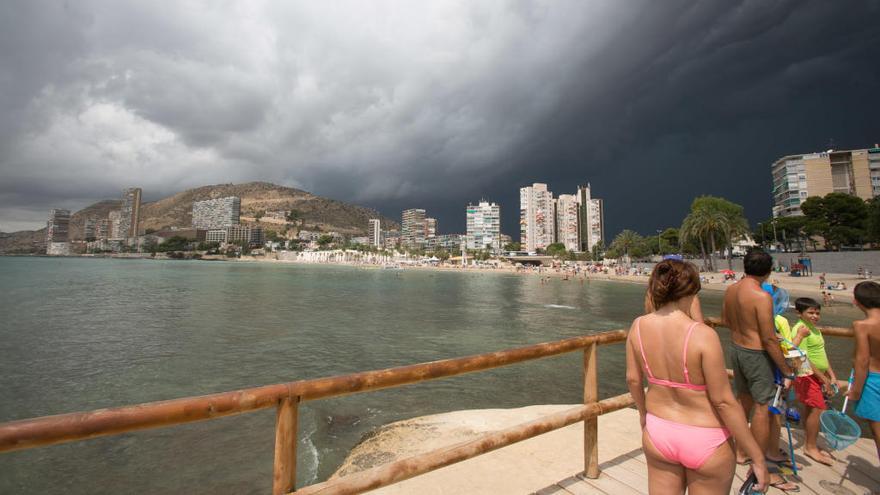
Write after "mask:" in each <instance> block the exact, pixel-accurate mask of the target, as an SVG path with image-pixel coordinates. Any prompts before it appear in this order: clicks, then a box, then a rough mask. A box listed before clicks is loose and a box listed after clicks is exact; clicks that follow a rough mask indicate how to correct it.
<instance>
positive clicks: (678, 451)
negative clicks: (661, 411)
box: [645, 413, 730, 469]
mask: <svg viewBox="0 0 880 495" xmlns="http://www.w3.org/2000/svg"><path fill="white" fill-rule="evenodd" d="M645 431H646V432H647V433H648V438H650V439H651V443H653V444H654V447H656V448H657V450H658V451H660V453H661V454H662V455H663V457H665V458H666V460H667V461H669V462H672V463H678V464H681V465H682V466H684V467H686V468H688V469H699V468H700V467H701V466H702V465H703V463H704V462H706V459H708V458H709V456H711V455H712V454H713V453H715V450H716V449H717V448H718V447H719V446H720V445H721V444H723V443H724V442H726V441H727V439H728V438H729V437H730V432H729V431H728V430H727V428H708V427H705V426H691V425H685V424H681V423H676V422H675V421H669V420H666V419H663V418H658V417H657V416H654V415H653V414H650V413H648V415H647V416H646V418H645Z"/></svg>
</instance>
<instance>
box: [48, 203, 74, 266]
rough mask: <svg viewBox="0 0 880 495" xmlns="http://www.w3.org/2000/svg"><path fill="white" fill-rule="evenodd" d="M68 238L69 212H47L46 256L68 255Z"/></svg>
mask: <svg viewBox="0 0 880 495" xmlns="http://www.w3.org/2000/svg"><path fill="white" fill-rule="evenodd" d="M69 236H70V210H61V209H53V210H49V220H47V221H46V254H49V255H59V256H61V255H67V254H70V244H68V240H69Z"/></svg>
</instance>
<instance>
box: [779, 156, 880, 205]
mask: <svg viewBox="0 0 880 495" xmlns="http://www.w3.org/2000/svg"><path fill="white" fill-rule="evenodd" d="M771 173H772V176H773V217H774V218H775V217H790V216H800V215H803V212H802V211H801V204H803V202H804V201H806V199H807V198H808V197H810V196H820V197H821V196H825V195H826V194H829V193H832V192H841V193H845V194H851V195H853V196H857V197H859V198H862V199H865V200H867V199H871V198H873V197H875V196H878V195H880V147H878V146H876V145H875V147H874V148H871V149H860V150H849V151H834V150H829V151H824V152H820V153H810V154H805V155H788V156H784V157H782V158H780V159H778V160H776V161H775V162H773V165H772V166H771Z"/></svg>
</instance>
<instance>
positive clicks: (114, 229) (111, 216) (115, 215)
mask: <svg viewBox="0 0 880 495" xmlns="http://www.w3.org/2000/svg"><path fill="white" fill-rule="evenodd" d="M107 219H108V220H109V221H110V239H117V240H119V239H125V231H124V230H123V225H122V212H121V211H119V210H112V211H110V213H108V214H107Z"/></svg>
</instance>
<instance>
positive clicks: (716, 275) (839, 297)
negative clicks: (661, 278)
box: [241, 255, 864, 306]
mask: <svg viewBox="0 0 880 495" xmlns="http://www.w3.org/2000/svg"><path fill="white" fill-rule="evenodd" d="M241 259H242V260H246V259H249V260H253V261H261V262H275V263H303V264H317V265H322V264H337V265H347V266H357V267H364V268H371V269H381V266H379V265H371V264H360V263H357V262H329V263H310V262H303V261H286V260H279V259H274V258H273V257H272V256H271V255H269V256H260V257H246V258H241ZM400 269H401V270H430V271H458V272H467V273H504V274H515V275H522V276H541V277H553V278H562V279H565V278H568V279H569V280H577V279H579V278H584V279H589V280H606V281H612V282H624V283H633V284H647V283H648V275H647V274H645V275H619V274H616V273H614V270H613V269H611V270H609V271H608V273H604V272H595V273H591V272H588V271H581V273H580V274H577V275H575V274H574V273H573V272H571V271H565V270H563V269H561V268H549V267H542V268H541V269H540V270H537V269H534V268H528V269H524V268H517V267H513V266H510V265H499V266H497V267H492V266H482V267H475V266H469V267H461V266H456V265H449V264H439V265H403V266H401V268H400ZM743 275H744V273H743V272H736V275H735V277H736V279H739V278H740V277H742V276H743ZM700 276H701V278H703V282H702V286H703V290H710V291H720V292H723V291H725V290H726V289H727V287H729V286H730V285H731V284H732V283H733V282H732V281H730V280H728V281H726V282H725V281H724V275H723V274H722V273H721V272H702V273H700ZM768 280H769V281H770V282H771V283H773V284H775V285H777V286H779V287H782V288H784V289H785V290H787V291H788V292H789V294H790V296H791V297H792V298H794V297H812V298H815V299H816V300H818V301H819V302H822V303H823V304H824V301H823V297H822V290H823V289H821V288H820V285H819V275H818V274H814V275H812V276H804V277H792V276H791V275H790V274H789V273H787V272H773V273H771V275H770V277H769V279H768ZM863 280H864V279H860V278H858V277H857V276H856V275H854V274H841V273H826V274H825V281H826V284H836V283H838V282H842V283H843V284H845V286H846V289H842V290H841V289H835V290H827V289H826V290H825V292H827V293H829V294H831V297H832V298H833V299H832V300H831V304H832V305H835V306H837V305H851V304H852V297H853V287H855V285H856V284H858V283H859V282H861V281H863Z"/></svg>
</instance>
